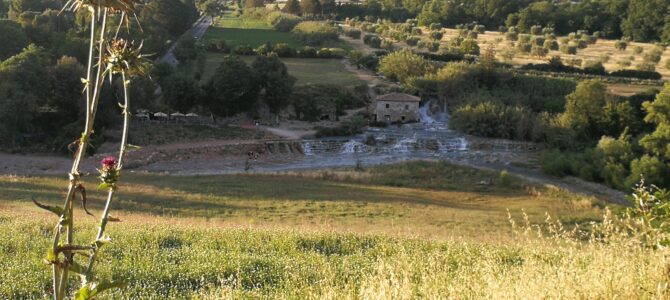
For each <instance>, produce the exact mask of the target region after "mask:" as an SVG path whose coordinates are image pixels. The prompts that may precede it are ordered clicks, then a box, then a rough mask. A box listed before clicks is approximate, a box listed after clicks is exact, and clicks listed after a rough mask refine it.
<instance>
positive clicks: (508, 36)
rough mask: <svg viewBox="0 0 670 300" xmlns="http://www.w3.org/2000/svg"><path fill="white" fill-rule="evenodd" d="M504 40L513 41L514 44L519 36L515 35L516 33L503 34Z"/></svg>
mask: <svg viewBox="0 0 670 300" xmlns="http://www.w3.org/2000/svg"><path fill="white" fill-rule="evenodd" d="M505 39H506V40H508V41H513V42H515V41H517V40H518V39H519V34H518V33H516V32H508V33H505Z"/></svg>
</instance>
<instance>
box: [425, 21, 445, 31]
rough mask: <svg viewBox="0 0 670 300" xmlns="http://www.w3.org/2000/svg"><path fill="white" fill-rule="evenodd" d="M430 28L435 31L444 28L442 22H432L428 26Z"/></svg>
mask: <svg viewBox="0 0 670 300" xmlns="http://www.w3.org/2000/svg"><path fill="white" fill-rule="evenodd" d="M428 28H429V29H430V30H433V31H435V30H440V29H442V24H440V23H432V24H430V26H428Z"/></svg>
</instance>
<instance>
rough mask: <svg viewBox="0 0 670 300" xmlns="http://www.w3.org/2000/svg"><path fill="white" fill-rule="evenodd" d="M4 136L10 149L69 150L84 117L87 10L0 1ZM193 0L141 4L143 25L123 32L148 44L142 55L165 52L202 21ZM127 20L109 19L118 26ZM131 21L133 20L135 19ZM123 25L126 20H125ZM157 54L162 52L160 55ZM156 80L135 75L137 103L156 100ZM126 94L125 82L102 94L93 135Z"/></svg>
mask: <svg viewBox="0 0 670 300" xmlns="http://www.w3.org/2000/svg"><path fill="white" fill-rule="evenodd" d="M0 3H2V5H0V16H2V17H3V18H1V19H0V81H1V83H0V118H2V119H3V122H0V138H2V139H3V143H2V144H3V146H5V147H8V148H19V147H20V148H22V149H28V148H29V147H30V146H37V147H39V148H40V149H41V150H56V151H67V145H68V144H69V143H70V142H72V141H71V140H68V139H70V138H71V137H72V136H77V134H78V131H79V130H80V127H81V125H80V124H79V123H81V122H83V105H84V101H83V97H82V92H81V91H82V88H83V83H82V82H81V81H80V80H79V79H77V78H84V77H86V76H85V74H84V73H85V71H84V64H86V63H87V59H86V57H87V53H88V47H89V45H88V42H87V40H88V35H89V34H90V33H89V28H88V23H87V22H86V20H85V19H86V14H85V13H83V11H80V12H78V13H75V14H73V13H67V12H63V13H59V10H60V7H59V5H60V4H57V3H56V2H53V1H45V0H11V1H9V2H0ZM197 17H198V11H197V9H196V3H195V2H193V1H192V0H152V1H149V2H147V3H145V4H143V5H141V6H139V7H138V9H137V19H138V20H137V21H139V23H140V24H141V25H142V30H140V29H139V28H138V26H132V29H128V30H126V29H125V28H124V27H123V26H122V27H121V29H120V31H119V35H120V36H122V37H124V38H126V39H128V40H136V41H137V42H139V41H140V40H142V41H144V42H143V44H144V47H143V52H144V53H156V54H160V53H162V52H164V51H165V50H166V49H167V48H168V47H169V43H167V41H175V40H177V39H178V37H179V36H180V35H181V34H183V33H184V32H185V31H186V30H188V29H189V28H190V27H191V24H192V23H193V22H194V21H195V20H196V19H197ZM121 21H122V20H120V19H118V18H111V20H109V22H110V23H111V25H113V26H110V28H114V29H115V30H116V28H117V25H119V23H120V22H121ZM130 21H131V22H135V20H133V19H132V18H131V20H130ZM122 25H123V24H122ZM154 58H156V57H154ZM155 87H156V86H155V84H154V83H153V82H152V81H151V80H150V79H149V78H148V77H147V78H141V79H137V82H136V84H134V85H133V87H132V89H131V91H130V93H131V97H133V98H134V99H136V103H137V104H138V105H139V106H142V105H143V103H142V102H147V101H151V99H153V92H154V89H155ZM120 96H121V83H120V82H113V84H111V85H106V86H105V88H104V89H103V90H102V91H101V107H100V109H99V111H100V112H99V113H98V117H99V122H97V123H96V125H97V126H98V127H97V128H96V129H95V130H96V134H95V135H94V139H95V138H101V137H102V134H103V131H104V128H106V127H109V126H110V125H112V122H115V121H112V120H113V119H114V118H112V117H111V116H113V115H114V114H117V113H119V108H118V106H117V105H116V103H117V102H118V101H117V100H116V99H118V98H119V97H120Z"/></svg>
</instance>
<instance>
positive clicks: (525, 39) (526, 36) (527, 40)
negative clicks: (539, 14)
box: [519, 34, 531, 44]
mask: <svg viewBox="0 0 670 300" xmlns="http://www.w3.org/2000/svg"><path fill="white" fill-rule="evenodd" d="M530 37H531V36H530V35H529V34H520V35H519V43H529V44H530Z"/></svg>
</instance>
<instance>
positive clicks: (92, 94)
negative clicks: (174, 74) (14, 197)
mask: <svg viewBox="0 0 670 300" xmlns="http://www.w3.org/2000/svg"><path fill="white" fill-rule="evenodd" d="M139 3H141V2H139V1H138V0H70V1H68V2H67V3H66V4H65V6H64V7H63V10H62V11H66V10H67V11H78V10H80V9H86V10H88V12H89V14H90V31H91V34H90V45H89V54H88V65H87V69H86V78H83V79H82V83H83V84H84V94H85V96H86V113H85V118H86V119H85V125H84V131H83V132H82V134H81V137H80V138H79V139H78V140H77V141H76V142H75V144H76V145H77V149H76V151H75V153H74V160H73V163H72V168H71V169H70V172H69V173H68V178H69V184H68V190H67V194H66V197H65V203H64V204H63V206H62V207H56V206H49V205H44V204H40V203H38V202H36V201H35V204H37V206H39V207H40V208H43V209H46V210H48V211H51V212H53V213H55V214H56V215H58V216H59V220H58V223H57V224H56V227H55V232H54V237H53V243H52V245H51V246H50V247H49V249H47V251H46V253H47V254H46V258H45V262H46V263H47V264H49V265H51V267H52V276H53V281H52V289H53V298H54V299H56V300H59V299H64V298H65V297H66V296H67V295H66V292H67V290H68V283H69V280H68V279H69V277H68V275H70V274H75V275H78V276H79V277H80V279H81V287H80V288H79V290H78V292H77V299H91V298H93V297H95V296H96V295H98V294H99V293H101V292H103V291H104V290H107V289H111V288H115V287H121V286H123V285H124V284H123V283H121V282H111V281H104V280H99V279H97V278H96V277H95V273H94V272H93V267H94V265H95V262H96V257H97V255H98V253H99V250H100V249H101V248H102V246H103V245H104V244H106V243H108V242H109V241H110V238H109V237H106V236H105V234H104V233H105V228H106V226H107V223H108V222H110V221H115V220H118V219H115V218H113V217H111V216H110V215H109V210H110V205H111V203H112V200H113V197H114V193H115V192H116V190H117V188H118V185H117V182H118V180H119V178H120V175H121V170H122V169H123V158H124V155H125V154H126V151H127V148H128V145H127V140H128V139H127V138H128V127H129V119H130V110H129V108H130V98H129V93H128V89H129V85H130V79H131V78H132V77H133V76H135V75H143V74H145V73H146V71H147V70H148V68H149V64H148V62H147V60H146V59H145V58H144V56H143V55H141V54H140V51H141V45H140V46H135V45H134V43H133V42H128V41H126V40H123V39H119V38H117V36H118V33H119V30H118V29H117V30H116V33H115V34H114V37H113V38H111V39H110V40H111V41H107V36H106V35H107V33H108V28H107V27H108V26H109V24H108V22H107V18H108V15H110V14H121V22H119V28H120V26H121V24H122V23H126V25H127V26H128V25H129V22H128V16H129V15H131V14H133V15H134V9H135V5H136V4H139ZM97 25H100V26H101V27H100V28H99V29H98V31H99V36H98V37H96V26H97ZM94 59H97V63H94ZM94 69H95V70H94ZM94 71H95V75H94ZM107 75H108V76H109V78H110V80H111V79H112V77H113V76H121V79H122V81H123V95H124V103H123V104H120V106H121V108H122V114H123V131H122V137H121V146H120V149H119V154H118V159H117V158H116V157H107V158H105V159H103V161H102V163H101V167H100V169H99V171H100V180H101V183H100V185H99V187H98V189H99V190H102V191H105V192H107V201H106V203H105V206H104V210H103V212H102V215H101V217H100V223H99V228H98V234H97V236H96V237H95V239H94V240H93V241H92V242H91V243H90V244H88V245H76V244H74V233H75V230H74V214H73V210H74V205H73V204H74V201H75V199H76V198H77V194H79V196H80V197H81V200H82V204H83V207H84V211H85V212H86V213H87V214H89V215H92V214H91V213H90V212H89V211H88V210H87V209H86V188H85V187H84V185H83V183H82V182H81V180H80V178H81V173H80V171H79V170H80V165H81V163H82V159H83V157H84V156H85V155H86V150H87V147H88V144H89V140H90V138H91V135H92V134H93V124H94V120H95V116H96V112H97V108H98V102H99V99H100V91H101V89H102V85H103V84H104V78H105V77H106V76H107ZM75 255H76V256H77V259H75ZM79 256H81V257H82V258H83V259H82V258H79ZM82 260H83V261H86V260H87V263H86V264H85V265H82V264H80V263H79V262H80V261H82Z"/></svg>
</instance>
